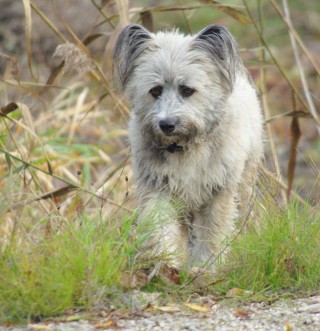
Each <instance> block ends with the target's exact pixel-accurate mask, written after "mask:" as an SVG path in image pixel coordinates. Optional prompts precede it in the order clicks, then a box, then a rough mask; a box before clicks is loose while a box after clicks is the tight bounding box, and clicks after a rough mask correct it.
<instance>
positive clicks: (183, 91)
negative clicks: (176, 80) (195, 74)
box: [179, 85, 196, 97]
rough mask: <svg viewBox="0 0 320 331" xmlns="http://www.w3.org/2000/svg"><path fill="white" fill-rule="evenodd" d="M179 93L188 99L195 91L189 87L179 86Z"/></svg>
mask: <svg viewBox="0 0 320 331" xmlns="http://www.w3.org/2000/svg"><path fill="white" fill-rule="evenodd" d="M179 91H180V94H181V95H182V96H183V97H190V96H191V95H192V94H193V93H194V92H195V91H196V90H194V89H193V88H191V87H188V86H185V85H181V86H179Z"/></svg>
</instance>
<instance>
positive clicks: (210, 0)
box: [201, 0, 252, 25]
mask: <svg viewBox="0 0 320 331" xmlns="http://www.w3.org/2000/svg"><path fill="white" fill-rule="evenodd" d="M201 2H202V3H205V4H212V5H214V6H216V7H217V8H218V9H219V10H221V11H222V12H224V13H225V14H227V15H229V16H231V17H233V18H234V19H236V20H237V21H238V22H240V23H242V24H246V25H250V24H251V23H252V22H251V20H250V18H249V17H248V16H246V14H244V13H243V12H242V11H240V10H238V9H236V8H234V7H232V6H227V5H225V4H222V3H221V2H220V1H216V0H201Z"/></svg>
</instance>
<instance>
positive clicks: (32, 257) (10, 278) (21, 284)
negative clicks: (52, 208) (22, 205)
mask: <svg viewBox="0 0 320 331" xmlns="http://www.w3.org/2000/svg"><path fill="white" fill-rule="evenodd" d="M131 224H132V218H131V219H128V220H124V221H123V222H122V226H121V227H120V228H119V227H116V226H114V225H110V224H108V222H101V220H93V219H89V218H88V217H81V220H80V222H76V223H69V224H65V225H63V227H62V228H60V229H58V230H56V231H55V233H51V234H49V235H47V236H46V237H41V236H39V235H38V236H37V237H36V236H35V237H34V239H33V240H26V241H25V242H22V243H21V242H19V241H18V240H15V239H13V240H12V241H11V244H10V245H9V246H8V247H7V248H6V249H5V250H4V252H2V254H1V259H0V307H1V308H0V320H6V321H8V320H9V321H10V320H11V321H19V320H24V319H33V318H44V317H46V316H54V315H60V314H63V313H64V311H65V310H66V309H67V308H74V309H86V310H88V309H91V308H92V307H93V305H97V304H99V303H101V300H105V301H107V295H108V294H110V293H112V291H113V290H114V289H115V288H116V287H117V286H119V284H120V278H121V275H122V271H123V269H124V268H125V266H126V264H127V261H128V258H129V255H130V253H132V252H133V249H134V248H133V246H132V245H130V244H129V240H128V236H129V229H130V228H131ZM29 236H32V234H29Z"/></svg>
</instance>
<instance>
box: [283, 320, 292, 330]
mask: <svg viewBox="0 0 320 331" xmlns="http://www.w3.org/2000/svg"><path fill="white" fill-rule="evenodd" d="M285 330H286V331H292V330H293V328H292V326H291V324H290V323H289V322H287V323H286V326H285Z"/></svg>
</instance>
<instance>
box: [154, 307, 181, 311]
mask: <svg viewBox="0 0 320 331" xmlns="http://www.w3.org/2000/svg"><path fill="white" fill-rule="evenodd" d="M154 308H155V309H157V310H160V311H162V312H163V313H177V312H179V311H180V308H179V307H177V306H162V307H156V306H155V307H154Z"/></svg>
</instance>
